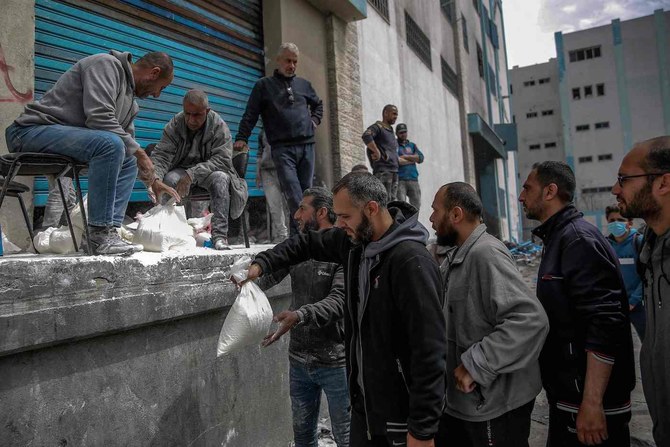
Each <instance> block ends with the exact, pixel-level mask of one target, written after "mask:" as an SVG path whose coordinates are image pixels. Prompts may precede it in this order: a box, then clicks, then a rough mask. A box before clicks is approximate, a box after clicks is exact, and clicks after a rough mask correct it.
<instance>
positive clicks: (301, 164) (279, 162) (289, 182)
mask: <svg viewBox="0 0 670 447" xmlns="http://www.w3.org/2000/svg"><path fill="white" fill-rule="evenodd" d="M272 161H274V164H275V169H276V170H277V176H278V177H279V184H280V185H281V189H282V192H283V193H284V197H285V198H286V202H287V203H288V209H289V211H290V212H291V235H294V234H298V233H299V232H300V230H299V228H298V224H297V223H296V222H295V219H294V216H295V212H296V211H298V207H299V206H300V201H301V200H302V193H303V191H304V190H306V189H307V188H311V187H312V176H313V175H314V143H309V144H298V145H295V146H281V147H278V148H274V147H273V148H272Z"/></svg>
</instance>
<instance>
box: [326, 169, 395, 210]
mask: <svg viewBox="0 0 670 447" xmlns="http://www.w3.org/2000/svg"><path fill="white" fill-rule="evenodd" d="M343 189H346V190H347V191H348V192H349V197H351V200H352V201H353V202H354V203H355V204H356V205H359V206H360V205H364V204H366V203H368V202H370V201H375V202H377V204H379V206H380V207H382V208H386V205H387V204H388V194H386V188H385V187H384V184H383V183H382V182H381V181H380V180H379V179H378V178H377V177H375V176H374V175H372V174H368V173H366V172H350V173H348V174H347V175H345V176H344V177H342V178H341V179H340V180H339V181H338V182H337V183H336V184H335V186H334V187H333V194H337V193H338V192H340V191H341V190H343Z"/></svg>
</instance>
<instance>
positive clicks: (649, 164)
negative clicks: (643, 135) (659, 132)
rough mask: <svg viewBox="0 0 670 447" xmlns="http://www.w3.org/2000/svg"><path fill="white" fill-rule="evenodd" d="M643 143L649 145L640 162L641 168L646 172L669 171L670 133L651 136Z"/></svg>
mask: <svg viewBox="0 0 670 447" xmlns="http://www.w3.org/2000/svg"><path fill="white" fill-rule="evenodd" d="M643 144H645V145H648V146H649V152H648V153H647V156H646V157H645V158H644V161H643V162H642V165H643V166H642V167H643V169H644V170H645V171H648V172H664V173H665V172H668V173H670V135H665V136H661V137H656V138H652V139H650V140H647V141H645V142H643ZM651 180H653V178H652V179H651Z"/></svg>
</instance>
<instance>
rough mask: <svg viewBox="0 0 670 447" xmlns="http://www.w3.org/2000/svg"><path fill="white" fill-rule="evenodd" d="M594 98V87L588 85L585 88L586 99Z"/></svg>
mask: <svg viewBox="0 0 670 447" xmlns="http://www.w3.org/2000/svg"><path fill="white" fill-rule="evenodd" d="M591 96H593V86H592V85H587V86H585V87H584V98H590V97H591Z"/></svg>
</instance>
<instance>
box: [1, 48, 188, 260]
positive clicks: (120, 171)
mask: <svg viewBox="0 0 670 447" xmlns="http://www.w3.org/2000/svg"><path fill="white" fill-rule="evenodd" d="M172 72H173V66H172V60H171V59H170V56H168V55H167V54H165V53H157V52H155V53H148V54H146V55H144V56H143V57H142V58H140V59H139V60H138V61H137V62H135V63H133V62H132V56H131V54H130V53H121V52H118V51H111V52H110V53H109V54H96V55H93V56H88V57H85V58H83V59H82V60H80V61H79V62H77V63H76V64H74V65H73V66H72V67H71V68H70V69H69V70H68V71H66V72H65V73H64V74H63V75H62V76H61V77H60V78H59V79H58V81H57V82H56V84H55V85H54V86H53V88H52V89H51V90H49V91H48V92H46V93H45V94H44V96H43V97H42V99H41V100H40V101H38V102H34V103H32V104H28V105H27V106H26V108H25V111H24V112H23V114H21V116H19V117H18V118H17V119H16V121H14V123H13V124H12V125H10V126H9V127H8V128H7V130H6V131H5V136H6V138H7V146H8V147H9V150H10V151H11V152H44V153H53V154H61V155H66V156H68V157H72V158H74V159H76V160H78V161H80V162H85V163H87V164H88V225H89V230H90V236H91V238H90V240H89V241H85V242H86V243H87V244H90V246H91V248H92V249H93V252H94V253H95V254H98V255H111V254H130V253H133V252H136V251H139V250H141V249H142V247H141V246H137V245H132V244H128V243H126V242H125V241H123V240H122V239H121V238H120V237H119V235H118V232H117V228H118V227H120V226H121V223H122V222H123V217H124V215H125V212H126V206H127V205H128V200H130V195H131V193H132V191H133V185H134V184H135V179H136V178H137V173H138V168H139V172H140V178H142V179H143V180H145V181H147V182H148V183H147V184H148V186H149V185H151V183H149V182H151V180H152V179H153V178H154V176H153V170H154V169H153V164H152V163H151V160H150V159H149V156H148V155H147V154H146V153H145V152H144V150H142V149H141V148H140V145H139V144H138V143H137V141H135V127H134V125H133V120H134V119H135V116H137V113H138V111H139V106H138V105H137V103H136V102H135V97H138V98H141V99H144V98H148V97H149V96H153V97H154V98H158V97H159V96H160V94H161V91H162V90H163V89H164V88H165V87H167V86H168V85H169V84H170V83H171V82H172V78H173V73H172ZM153 188H154V192H155V193H158V194H160V193H163V192H166V193H168V194H170V195H172V196H174V197H175V198H178V196H177V193H176V191H174V190H173V189H172V188H167V187H165V185H162V184H158V185H153Z"/></svg>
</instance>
